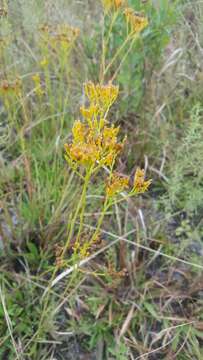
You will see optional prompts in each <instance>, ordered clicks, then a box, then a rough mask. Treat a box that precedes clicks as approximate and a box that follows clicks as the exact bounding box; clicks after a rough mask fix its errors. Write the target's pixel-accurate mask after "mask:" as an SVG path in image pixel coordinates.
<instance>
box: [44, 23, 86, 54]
mask: <svg viewBox="0 0 203 360" xmlns="http://www.w3.org/2000/svg"><path fill="white" fill-rule="evenodd" d="M40 30H41V33H42V35H43V40H44V41H45V42H46V43H47V44H48V45H50V46H51V47H53V48H54V49H56V48H58V47H60V48H62V49H64V50H67V49H69V48H70V47H71V45H72V44H73V43H74V41H75V40H76V38H77V37H78V35H79V33H80V30H79V29H78V28H74V27H71V26H69V25H67V24H58V25H43V26H41V28H40Z"/></svg>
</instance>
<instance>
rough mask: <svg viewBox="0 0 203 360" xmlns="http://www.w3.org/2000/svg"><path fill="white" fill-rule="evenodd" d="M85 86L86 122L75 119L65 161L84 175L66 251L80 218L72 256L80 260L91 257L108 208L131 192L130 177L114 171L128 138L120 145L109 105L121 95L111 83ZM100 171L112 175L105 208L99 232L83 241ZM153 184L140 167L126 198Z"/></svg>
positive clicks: (109, 179)
mask: <svg viewBox="0 0 203 360" xmlns="http://www.w3.org/2000/svg"><path fill="white" fill-rule="evenodd" d="M84 87H85V94H86V96H87V98H88V100H89V103H90V104H89V108H85V107H82V108H81V109H80V112H81V114H82V115H83V118H84V119H83V121H81V120H76V121H75V122H74V124H73V127H72V141H71V142H70V143H69V144H65V159H66V161H67V162H68V164H69V165H70V167H71V168H72V169H73V171H75V172H76V173H77V174H78V175H79V176H81V178H82V180H83V190H82V193H81V198H80V199H79V202H78V205H77V208H76V212H75V215H74V217H73V222H72V225H71V230H70V232H69V235H68V240H67V244H66V247H65V249H68V246H69V244H70V242H71V239H72V237H73V235H74V230H73V229H74V224H75V222H76V219H77V217H78V216H79V217H80V224H79V229H78V233H77V236H76V239H75V244H74V246H73V257H75V256H79V257H80V258H83V257H86V256H88V255H89V253H90V249H91V246H92V245H93V244H94V243H95V241H96V239H97V238H98V234H99V231H100V226H101V224H102V221H103V218H104V216H105V214H106V212H107V210H108V208H109V207H110V206H112V205H113V204H114V203H117V201H118V202H119V201H121V200H122V199H117V196H118V195H119V194H121V193H122V192H123V191H126V190H128V189H129V178H128V177H126V176H121V175H120V174H118V173H116V172H115V171H114V167H115V162H116V159H117V156H118V155H119V153H120V151H121V150H122V149H123V145H124V142H125V138H124V139H123V141H122V142H119V141H118V135H119V130H120V129H119V127H116V126H114V124H111V125H108V120H107V115H108V112H109V109H110V106H111V105H112V104H113V103H114V101H115V100H116V98H117V96H118V87H117V86H114V85H112V84H111V83H110V84H107V85H101V84H97V85H95V84H93V83H92V82H88V83H86V84H85V85H84ZM80 167H82V168H83V171H82V174H80ZM101 169H105V171H107V172H108V174H109V175H108V179H107V182H106V187H105V196H104V203H103V209H102V211H101V216H100V218H99V220H98V225H97V227H96V230H95V231H94V233H93V234H91V235H89V239H85V241H83V240H84V239H83V238H82V231H83V218H84V212H85V204H86V194H87V189H88V185H89V183H90V179H91V177H92V176H93V175H95V173H96V172H98V171H99V170H101ZM150 183H151V180H148V181H145V180H144V172H143V170H141V169H139V168H138V169H137V171H136V174H135V178H134V184H133V189H132V190H131V191H127V193H126V197H130V196H134V195H136V194H139V193H142V192H144V191H146V190H147V189H148V187H149V185H150ZM126 197H125V198H126ZM64 251H65V250H64Z"/></svg>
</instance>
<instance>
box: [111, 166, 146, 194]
mask: <svg viewBox="0 0 203 360" xmlns="http://www.w3.org/2000/svg"><path fill="white" fill-rule="evenodd" d="M151 182H152V180H146V181H145V179H144V170H141V169H140V168H137V170H136V172H135V175H134V182H133V187H132V190H131V191H130V194H131V195H136V194H141V193H144V192H145V191H147V190H148V188H149V185H150V184H151ZM128 187H129V178H128V177H123V176H120V175H118V174H117V173H113V175H112V177H111V179H110V181H109V182H108V184H107V187H106V195H107V196H108V197H114V196H115V195H117V194H119V193H121V192H122V191H124V190H125V189H127V188H128Z"/></svg>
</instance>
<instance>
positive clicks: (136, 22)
mask: <svg viewBox="0 0 203 360" xmlns="http://www.w3.org/2000/svg"><path fill="white" fill-rule="evenodd" d="M124 14H125V16H126V19H127V22H128V23H129V25H130V30H131V32H132V33H133V34H139V33H140V32H141V31H142V30H144V29H145V28H146V27H147V26H148V24H149V22H148V19H147V17H145V16H144V15H143V14H140V13H137V12H135V11H134V10H133V9H132V8H126V9H125V10H124Z"/></svg>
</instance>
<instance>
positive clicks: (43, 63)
mask: <svg viewBox="0 0 203 360" xmlns="http://www.w3.org/2000/svg"><path fill="white" fill-rule="evenodd" d="M39 64H40V66H41V67H43V68H44V67H46V66H47V65H48V64H49V61H48V59H47V58H45V57H44V58H43V59H42V60H41V61H40V63H39Z"/></svg>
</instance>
